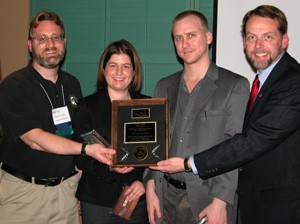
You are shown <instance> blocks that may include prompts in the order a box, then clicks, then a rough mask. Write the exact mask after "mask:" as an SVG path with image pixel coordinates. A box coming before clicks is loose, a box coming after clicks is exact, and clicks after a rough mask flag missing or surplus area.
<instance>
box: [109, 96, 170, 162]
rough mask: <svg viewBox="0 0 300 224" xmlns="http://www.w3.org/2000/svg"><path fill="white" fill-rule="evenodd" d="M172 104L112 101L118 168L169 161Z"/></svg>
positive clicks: (152, 100) (153, 100)
mask: <svg viewBox="0 0 300 224" xmlns="http://www.w3.org/2000/svg"><path fill="white" fill-rule="evenodd" d="M168 125H169V124H168V101H167V99H166V98H147V99H132V100H114V101H112V133H111V136H112V148H114V149H116V154H115V156H114V157H113V165H114V166H145V167H147V166H150V165H155V164H156V163H157V162H158V161H160V160H165V159H167V158H168V133H169V132H168Z"/></svg>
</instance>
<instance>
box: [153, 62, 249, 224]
mask: <svg viewBox="0 0 300 224" xmlns="http://www.w3.org/2000/svg"><path fill="white" fill-rule="evenodd" d="M182 74H183V73H182V71H179V72H177V73H175V74H173V75H170V76H168V77H165V78H163V79H161V80H159V81H158V83H157V85H156V88H155V93H154V97H166V98H168V100H169V114H170V117H169V131H170V135H169V136H172V132H173V126H174V122H175V121H174V117H175V111H176V105H177V96H178V90H179V85H180V80H181V78H182ZM248 98H249V82H248V80H247V79H246V78H244V77H242V76H240V75H237V74H234V73H232V72H231V71H228V70H226V69H223V68H220V67H217V66H216V65H215V64H214V63H213V62H211V65H210V67H209V70H208V72H207V74H206V75H205V77H204V78H203V79H202V80H201V90H200V94H199V101H198V102H197V104H195V105H194V108H193V111H194V113H193V114H194V116H195V117H194V118H193V122H190V124H189V127H188V129H189V130H192V134H191V135H190V140H189V142H190V148H186V149H184V150H186V154H187V155H192V154H195V153H198V152H202V151H203V150H205V149H207V148H209V147H212V146H214V145H216V144H218V143H220V142H222V141H224V140H226V139H229V138H230V137H232V136H233V135H234V134H235V133H238V132H240V131H241V130H242V125H243V119H244V114H245V108H246V104H247V101H248ZM169 150H172V149H169ZM150 175H151V177H152V178H153V179H154V180H155V183H156V193H157V195H158V197H159V199H160V203H161V209H162V210H163V204H162V181H163V173H161V172H159V171H150ZM237 176H238V172H237V170H234V171H231V172H228V173H225V174H223V175H220V176H217V177H214V178H211V179H207V180H202V179H201V178H199V176H197V175H194V174H193V173H185V181H186V185H187V193H188V199H189V202H190V204H191V206H192V210H193V214H194V217H195V220H197V219H198V215H199V213H200V212H201V211H202V210H203V209H204V208H205V207H206V206H207V205H208V204H209V203H210V202H211V200H212V198H213V197H217V198H219V199H221V200H223V201H226V202H227V203H228V206H227V207H228V223H235V216H236V202H237V198H236V187H237ZM157 222H158V223H161V220H157Z"/></svg>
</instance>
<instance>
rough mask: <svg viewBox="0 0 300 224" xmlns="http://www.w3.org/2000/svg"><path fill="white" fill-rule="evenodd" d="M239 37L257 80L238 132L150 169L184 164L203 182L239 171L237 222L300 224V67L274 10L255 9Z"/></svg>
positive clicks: (280, 16) (175, 169)
mask: <svg viewBox="0 0 300 224" xmlns="http://www.w3.org/2000/svg"><path fill="white" fill-rule="evenodd" d="M242 35H243V43H244V50H245V53H246V56H247V58H248V60H249V62H250V63H251V65H252V66H253V67H254V68H255V69H256V70H257V74H258V79H259V92H258V94H257V95H256V98H255V100H254V102H253V104H252V106H251V108H249V109H248V112H247V115H246V117H245V121H244V127H243V131H242V133H241V134H236V135H235V136H233V137H232V138H231V139H229V140H227V141H225V142H223V143H220V144H218V145H216V146H214V147H212V148H210V149H208V150H206V151H204V152H201V153H198V154H196V155H194V156H190V157H188V159H185V160H184V159H182V158H179V157H177V158H171V159H169V160H165V161H162V162H159V163H158V166H157V167H152V168H154V169H158V170H162V171H164V172H168V173H176V172H180V171H182V170H184V169H185V168H184V167H185V166H186V169H189V168H192V169H193V172H194V173H195V174H198V175H199V176H200V177H201V178H202V179H207V178H211V177H215V176H217V175H219V174H222V173H224V172H228V171H230V170H233V169H236V168H238V167H239V184H238V194H239V206H240V212H241V219H242V224H253V223H255V224H260V223H261V224H276V223H278V224H279V223H280V224H281V223H288V224H290V223H291V224H295V223H300V66H299V63H298V62H297V61H296V60H295V59H293V58H292V57H291V56H290V55H289V54H288V53H287V52H286V49H287V47H288V43H289V37H288V34H287V20H286V17H285V15H284V13H283V12H282V11H281V10H279V9H278V8H276V7H274V6H269V5H262V6H259V7H257V8H255V9H253V10H251V11H249V12H248V13H247V14H246V15H245V17H244V19H243V26H242ZM251 95H252V94H251ZM249 104H250V103H249ZM249 106H250V105H249ZM204 215H206V213H205V212H202V213H200V214H199V218H201V217H203V216H204ZM207 215H208V214H207ZM208 221H210V217H209V216H208ZM209 223H210V222H209Z"/></svg>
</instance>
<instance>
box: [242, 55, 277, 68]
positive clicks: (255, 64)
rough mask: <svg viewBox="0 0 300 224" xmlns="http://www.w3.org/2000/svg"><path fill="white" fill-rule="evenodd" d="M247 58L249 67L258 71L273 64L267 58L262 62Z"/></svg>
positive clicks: (270, 59)
mask: <svg viewBox="0 0 300 224" xmlns="http://www.w3.org/2000/svg"><path fill="white" fill-rule="evenodd" d="M247 58H248V61H249V62H250V63H251V65H252V66H253V67H254V68H255V69H257V70H259V71H263V70H265V69H266V68H268V67H269V66H270V65H271V64H272V63H273V60H272V58H268V59H266V60H263V61H261V60H256V59H254V58H252V57H251V56H249V55H247Z"/></svg>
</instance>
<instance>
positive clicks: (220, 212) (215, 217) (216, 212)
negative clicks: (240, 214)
mask: <svg viewBox="0 0 300 224" xmlns="http://www.w3.org/2000/svg"><path fill="white" fill-rule="evenodd" d="M204 216H206V217H207V221H208V223H209V224H227V211H226V202H224V201H222V200H220V199H218V198H214V199H213V200H212V202H211V203H210V204H209V205H208V206H207V207H206V208H204V209H203V210H202V212H201V213H200V214H199V220H200V219H201V218H203V217H204Z"/></svg>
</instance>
